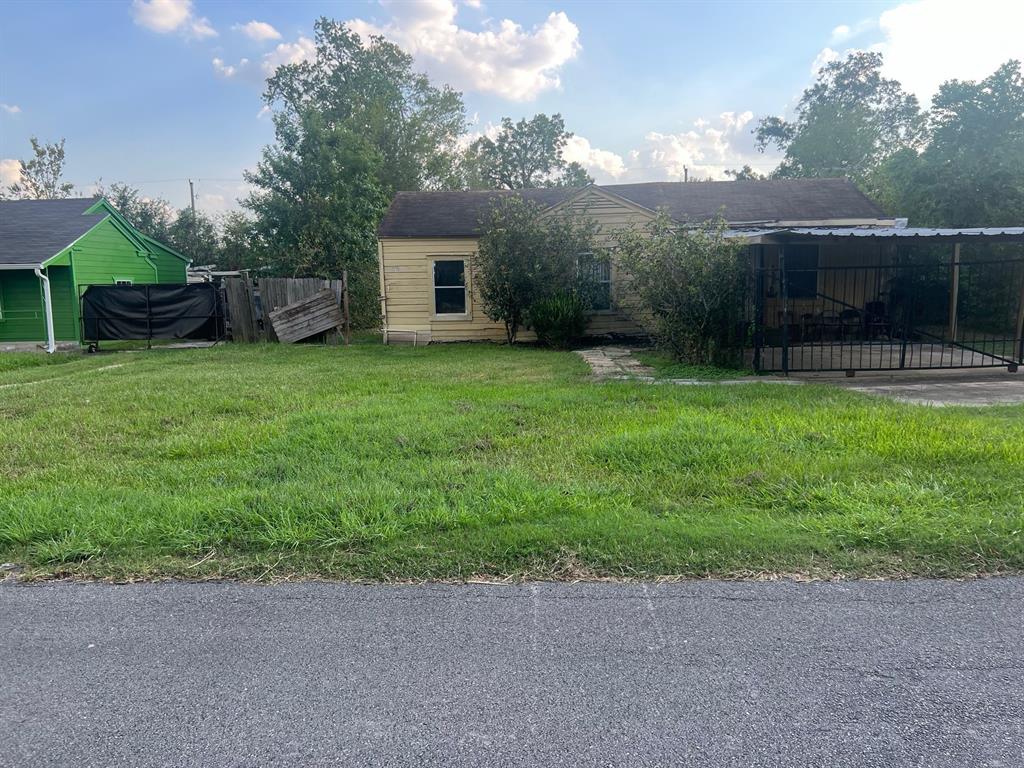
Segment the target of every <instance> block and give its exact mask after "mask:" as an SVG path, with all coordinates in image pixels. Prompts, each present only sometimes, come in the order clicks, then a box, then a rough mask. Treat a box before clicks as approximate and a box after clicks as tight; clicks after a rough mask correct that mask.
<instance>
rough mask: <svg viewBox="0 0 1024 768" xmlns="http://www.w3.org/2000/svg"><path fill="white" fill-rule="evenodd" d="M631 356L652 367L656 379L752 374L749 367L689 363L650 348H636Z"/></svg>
mask: <svg viewBox="0 0 1024 768" xmlns="http://www.w3.org/2000/svg"><path fill="white" fill-rule="evenodd" d="M633 357H635V358H636V359H637V360H639V361H640V362H641V363H643V364H644V365H647V366H650V367H651V368H653V369H654V376H655V378H658V379H711V380H722V379H739V378H742V377H744V376H753V375H754V372H753V371H752V370H750V369H749V368H720V367H718V366H714V365H689V364H687V363H680V362H679V361H678V360H675V359H674V358H673V357H672V355H670V354H669V353H668V352H666V351H664V350H661V349H656V348H651V349H638V350H635V351H634V352H633Z"/></svg>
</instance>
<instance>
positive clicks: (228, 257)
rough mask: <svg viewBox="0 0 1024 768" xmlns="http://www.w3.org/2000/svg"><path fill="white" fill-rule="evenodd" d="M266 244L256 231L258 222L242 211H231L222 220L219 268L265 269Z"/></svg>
mask: <svg viewBox="0 0 1024 768" xmlns="http://www.w3.org/2000/svg"><path fill="white" fill-rule="evenodd" d="M263 255H264V246H263V243H262V242H261V240H260V237H259V234H258V232H257V231H256V222H255V220H254V219H253V218H252V217H251V216H248V215H246V214H245V213H244V212H242V211H229V212H228V213H226V214H225V215H224V217H223V218H222V219H221V221H220V248H219V250H218V252H217V261H216V264H217V268H218V269H223V270H240V269H251V270H256V271H263V269H264V267H265V266H266V265H265V263H264V261H263Z"/></svg>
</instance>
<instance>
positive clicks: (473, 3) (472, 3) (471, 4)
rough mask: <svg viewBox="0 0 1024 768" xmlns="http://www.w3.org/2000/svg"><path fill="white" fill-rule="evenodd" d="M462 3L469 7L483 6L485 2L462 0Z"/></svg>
mask: <svg viewBox="0 0 1024 768" xmlns="http://www.w3.org/2000/svg"><path fill="white" fill-rule="evenodd" d="M462 4H463V5H465V6H467V7H468V8H483V7H484V4H483V3H482V2H481V1H480V0H462Z"/></svg>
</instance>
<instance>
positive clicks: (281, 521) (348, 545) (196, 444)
mask: <svg viewBox="0 0 1024 768" xmlns="http://www.w3.org/2000/svg"><path fill="white" fill-rule="evenodd" d="M0 360H3V356H0ZM112 366H116V367H112ZM587 373H588V371H587V369H586V366H585V364H584V363H583V362H582V360H580V359H579V358H578V357H577V356H575V355H573V354H571V353H561V352H553V351H546V350H540V349H525V348H524V349H519V348H508V347H502V346H493V345H452V346H433V347H427V348H418V349H413V348H408V347H382V346H379V345H369V344H363V345H357V346H353V347H350V348H347V349H346V348H343V347H336V348H335V347H313V346H284V345H266V346H260V345H255V346H230V345H228V346H219V347H215V348H212V349H191V350H153V351H151V352H131V353H121V354H115V355H100V356H91V357H89V358H79V359H77V360H72V361H69V362H68V363H67V364H66V365H61V366H52V365H39V366H35V367H25V366H21V365H18V366H8V367H7V368H6V369H5V368H3V364H2V363H0V560H2V561H13V562H16V563H19V564H22V565H23V566H24V567H25V569H26V574H27V575H29V576H40V577H42V576H52V575H80V576H95V577H109V578H117V579H132V578H160V577H165V576H175V577H186V578H211V577H225V576H226V577H239V578H252V579H273V578H290V577H328V578H359V579H387V580H390V579H449V578H454V579H460V578H469V577H493V578H517V577H524V576H529V577H535V578H560V577H580V576H583V577H638V576H643V577H653V576H669V575H684V576H705V575H756V574H772V573H780V572H782V573H808V574H815V575H833V574H848V575H904V574H922V575H925V574H926V575H943V576H946V575H963V574H972V573H983V572H1001V571H1006V570H1017V569H1020V568H1021V567H1022V566H1024V480H1022V478H1024V407H1022V406H1005V407H992V408H984V409H966V408H944V409H936V408H928V407H922V406H912V405H906V404H900V403H895V402H889V401H886V400H879V399H872V398H869V397H866V396H863V395H859V394H857V393H853V392H849V391H845V390H841V389H838V388H832V387H828V386H823V385H808V386H803V387H780V386H773V385H769V384H766V385H758V384H751V385H749V386H744V387H729V386H722V387H716V386H705V387H670V386H649V385H645V384H642V383H632V382H624V381H613V382H603V383H597V382H593V381H590V380H589V379H588V376H587ZM5 383H17V384H18V386H15V387H8V388H2V385H3V384H5Z"/></svg>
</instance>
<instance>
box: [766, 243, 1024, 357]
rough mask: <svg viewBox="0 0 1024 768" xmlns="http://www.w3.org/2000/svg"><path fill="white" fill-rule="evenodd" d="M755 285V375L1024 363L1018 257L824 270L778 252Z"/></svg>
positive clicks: (1022, 265) (1022, 278)
mask: <svg viewBox="0 0 1024 768" xmlns="http://www.w3.org/2000/svg"><path fill="white" fill-rule="evenodd" d="M789 250H790V249H787V251H789ZM797 255H798V254H797ZM754 283H755V285H754V286H753V288H754V297H755V298H754V302H753V311H754V313H755V317H754V322H753V350H752V353H753V361H752V362H753V365H754V368H755V369H757V370H759V371H765V372H770V371H776V372H784V373H789V372H793V371H846V372H849V373H852V372H854V371H869V370H876V371H888V370H901V369H931V368H984V367H1007V368H1009V369H1010V370H1016V368H1017V366H1019V365H1024V329H1022V326H1024V259H1021V258H1015V259H992V260H986V261H959V260H957V259H945V260H942V261H938V260H931V261H930V262H923V263H900V264H876V265H871V266H825V267H822V266H817V265H814V264H808V263H805V262H802V261H801V260H800V259H799V258H797V259H794V260H793V261H792V262H791V263H789V264H787V256H786V254H785V253H784V254H782V255H781V256H780V259H779V263H778V265H773V266H771V267H757V268H755V270H754Z"/></svg>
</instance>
